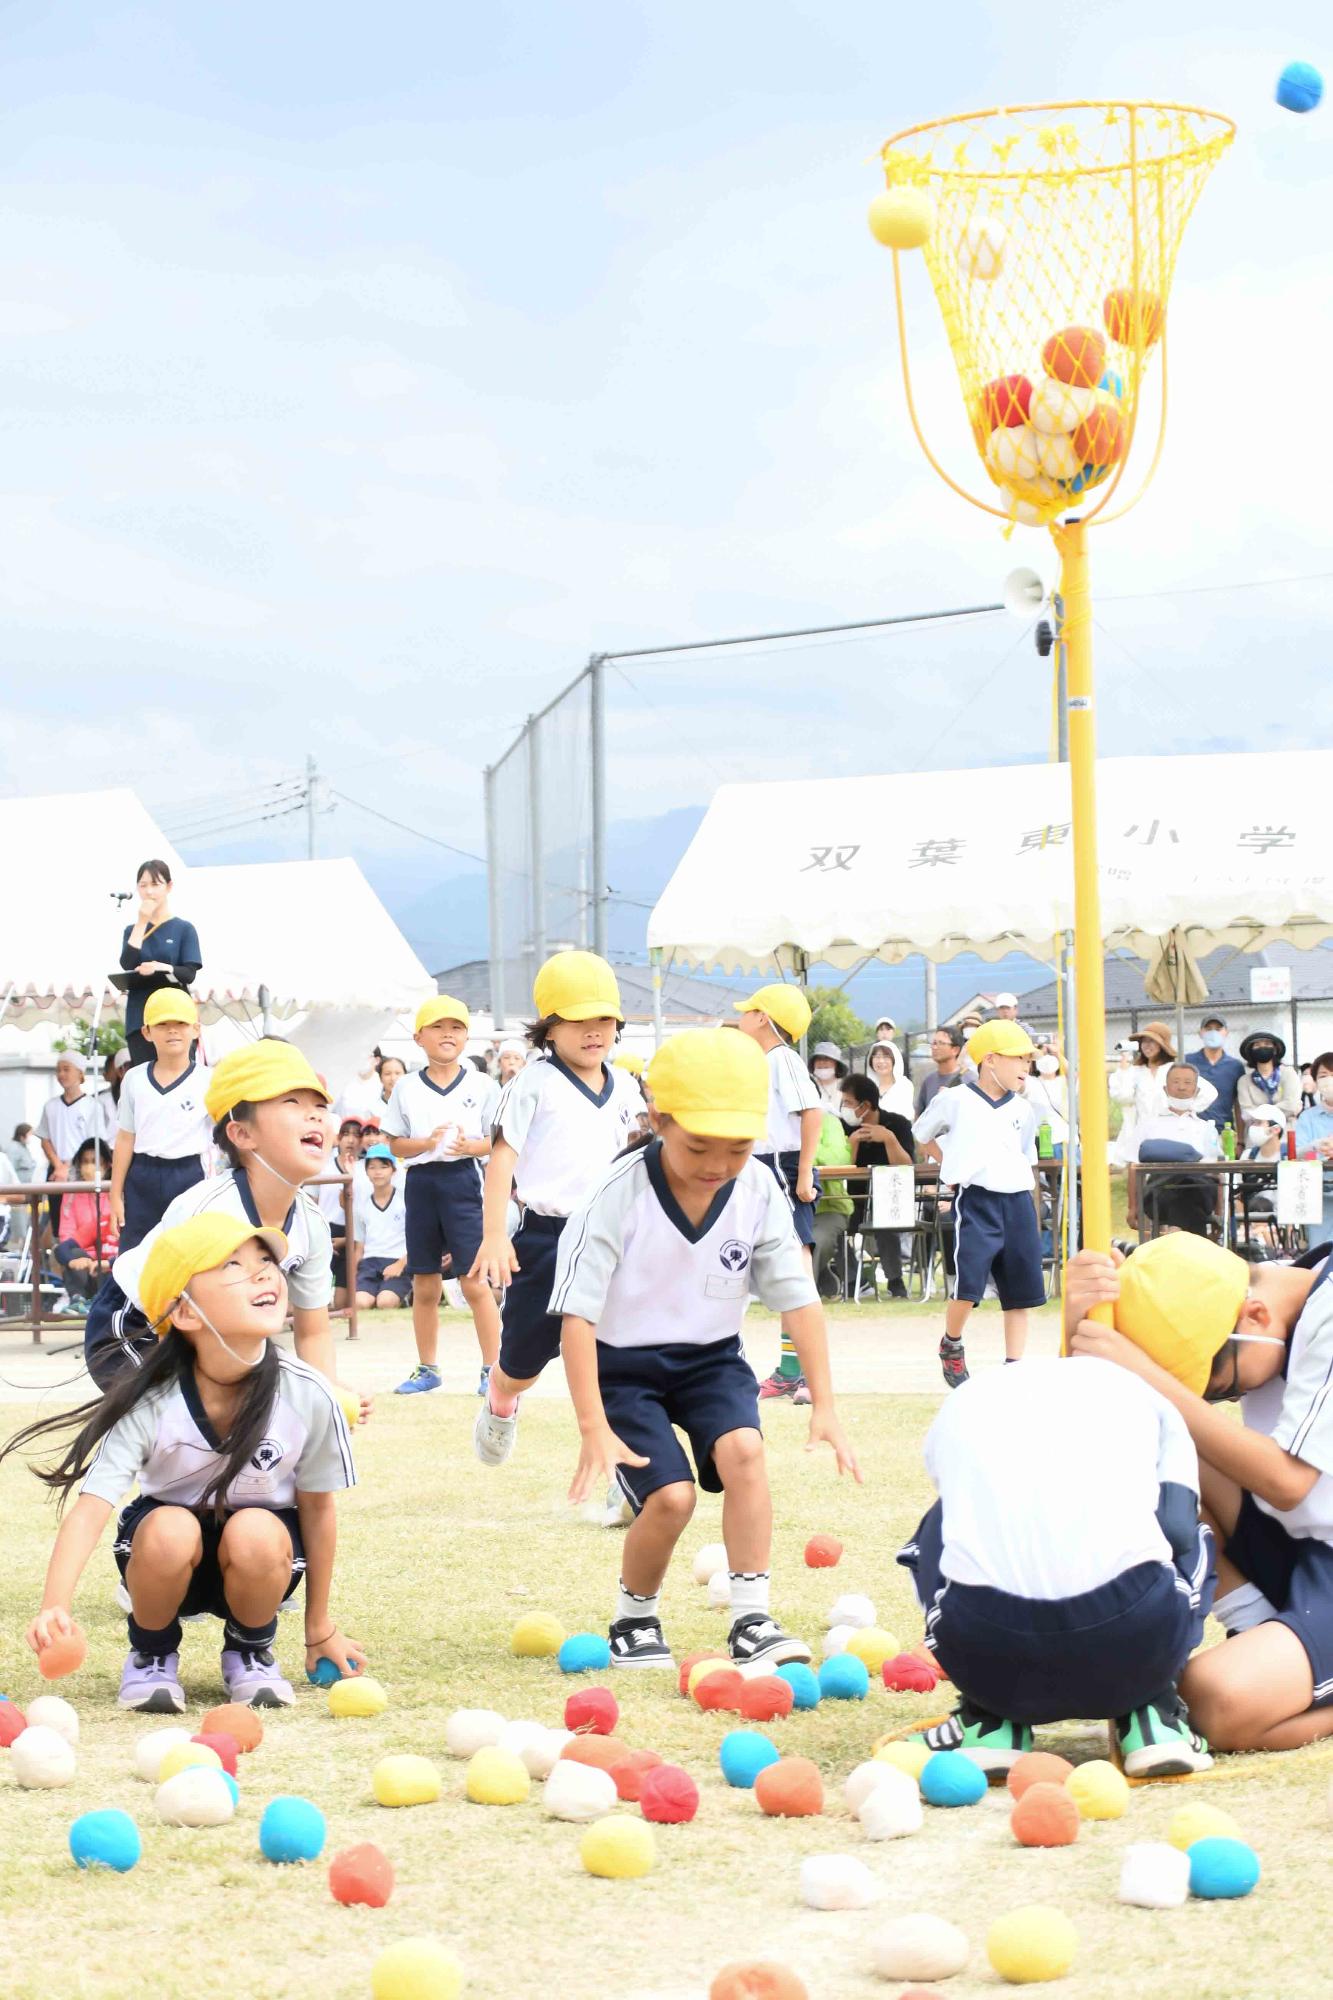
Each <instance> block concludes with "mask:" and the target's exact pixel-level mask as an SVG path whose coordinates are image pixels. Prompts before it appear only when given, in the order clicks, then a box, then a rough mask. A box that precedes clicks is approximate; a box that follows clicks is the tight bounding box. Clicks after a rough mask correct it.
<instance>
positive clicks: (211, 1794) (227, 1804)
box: [153, 1764, 236, 1826]
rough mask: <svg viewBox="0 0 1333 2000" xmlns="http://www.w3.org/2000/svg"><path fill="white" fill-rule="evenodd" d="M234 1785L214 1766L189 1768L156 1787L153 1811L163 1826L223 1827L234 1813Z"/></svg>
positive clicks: (193, 1765) (198, 1765) (224, 1773)
mask: <svg viewBox="0 0 1333 2000" xmlns="http://www.w3.org/2000/svg"><path fill="white" fill-rule="evenodd" d="M234 1784H235V1780H234V1779H231V1780H229V1779H228V1777H227V1773H226V1772H225V1771H223V1770H221V1769H219V1768H218V1767H217V1766H214V1765H208V1764H191V1765H190V1766H189V1767H188V1768H187V1769H186V1770H184V1771H177V1773H176V1775H175V1777H174V1778H167V1779H166V1780H164V1782H163V1783H162V1784H160V1785H159V1786H158V1788H157V1790H156V1792H155V1793H154V1795H153V1810H154V1811H155V1812H156V1814H157V1816H158V1818H159V1819H160V1820H161V1821H162V1824H163V1825H164V1826H225V1825H226V1824H227V1821H228V1820H229V1819H232V1818H233V1817H234V1816H235V1812H236V1793H235V1791H234V1789H233V1786H234Z"/></svg>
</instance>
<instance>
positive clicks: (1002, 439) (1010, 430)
mask: <svg viewBox="0 0 1333 2000" xmlns="http://www.w3.org/2000/svg"><path fill="white" fill-rule="evenodd" d="M986 463H987V465H989V466H990V468H991V470H992V472H997V473H998V474H999V476H1000V478H1001V479H1036V478H1037V477H1038V476H1039V475H1040V472H1041V457H1040V453H1039V450H1038V437H1037V433H1036V431H1035V430H1034V429H1033V428H1032V425H1031V424H1013V425H1006V424H1001V425H1000V426H999V428H998V429H997V430H993V431H992V432H991V434H990V436H989V437H988V438H987V440H986Z"/></svg>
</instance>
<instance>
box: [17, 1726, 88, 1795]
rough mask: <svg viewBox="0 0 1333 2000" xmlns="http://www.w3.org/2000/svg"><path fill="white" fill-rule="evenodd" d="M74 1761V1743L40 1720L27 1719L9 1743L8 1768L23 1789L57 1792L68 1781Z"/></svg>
mask: <svg viewBox="0 0 1333 2000" xmlns="http://www.w3.org/2000/svg"><path fill="white" fill-rule="evenodd" d="M77 1763H78V1760H77V1758H76V1757H75V1755H74V1745H73V1744H72V1743H70V1742H69V1741H68V1740H67V1739H66V1738H65V1737H63V1736H62V1735H61V1734H60V1732H59V1731H58V1730H55V1729H48V1728H47V1726H46V1725H45V1724H44V1723H38V1722H30V1723H29V1724H28V1727H27V1728H26V1729H25V1730H24V1731H23V1733H22V1734H21V1735H19V1736H16V1737H15V1738H14V1741H13V1742H12V1743H11V1744H10V1746H9V1768H10V1770H11V1771H12V1772H13V1773H14V1777H15V1779H16V1780H17V1782H18V1783H19V1784H20V1785H22V1786H23V1788H24V1790H25V1791H29V1792H34V1791H36V1792H53V1791H58V1790H59V1789H60V1787H61V1786H62V1785H68V1784H69V1783H70V1782H71V1781H72V1779H73V1777H74V1772H75V1769H76V1768H77Z"/></svg>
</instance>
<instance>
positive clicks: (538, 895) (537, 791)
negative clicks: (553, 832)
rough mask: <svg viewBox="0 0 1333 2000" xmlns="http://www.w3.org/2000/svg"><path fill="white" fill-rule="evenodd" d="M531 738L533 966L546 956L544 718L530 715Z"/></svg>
mask: <svg viewBox="0 0 1333 2000" xmlns="http://www.w3.org/2000/svg"><path fill="white" fill-rule="evenodd" d="M527 738H528V842H529V850H528V851H529V870H528V891H529V894H530V896H531V898H532V969H533V976H534V977H535V976H536V972H537V968H538V967H539V966H540V965H542V964H543V963H544V962H545V959H546V852H545V849H544V847H543V845H542V734H541V717H540V716H537V715H530V716H529V717H528V724H527Z"/></svg>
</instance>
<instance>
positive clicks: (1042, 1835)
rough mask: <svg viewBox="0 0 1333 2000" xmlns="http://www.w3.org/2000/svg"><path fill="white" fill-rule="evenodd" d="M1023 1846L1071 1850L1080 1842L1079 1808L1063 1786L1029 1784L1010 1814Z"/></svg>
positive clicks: (1010, 1828)
mask: <svg viewBox="0 0 1333 2000" xmlns="http://www.w3.org/2000/svg"><path fill="white" fill-rule="evenodd" d="M1009 1830H1010V1832H1011V1833H1012V1834H1013V1836H1014V1839H1015V1840H1016V1841H1017V1842H1018V1844H1019V1846H1020V1847H1069V1846H1072V1844H1073V1843H1074V1841H1076V1840H1077V1839H1078V1807H1077V1805H1076V1804H1075V1802H1074V1800H1073V1799H1072V1798H1071V1797H1070V1795H1069V1793H1068V1792H1067V1791H1066V1790H1065V1788H1064V1786H1063V1785H1050V1784H1044V1783H1042V1782H1041V1781H1038V1783H1037V1784H1035V1785H1029V1786H1028V1788H1027V1790H1026V1791H1025V1792H1024V1793H1023V1796H1022V1798H1020V1799H1019V1801H1018V1803H1017V1805H1016V1806H1015V1807H1014V1809H1013V1811H1012V1812H1011V1813H1010V1815H1009Z"/></svg>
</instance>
